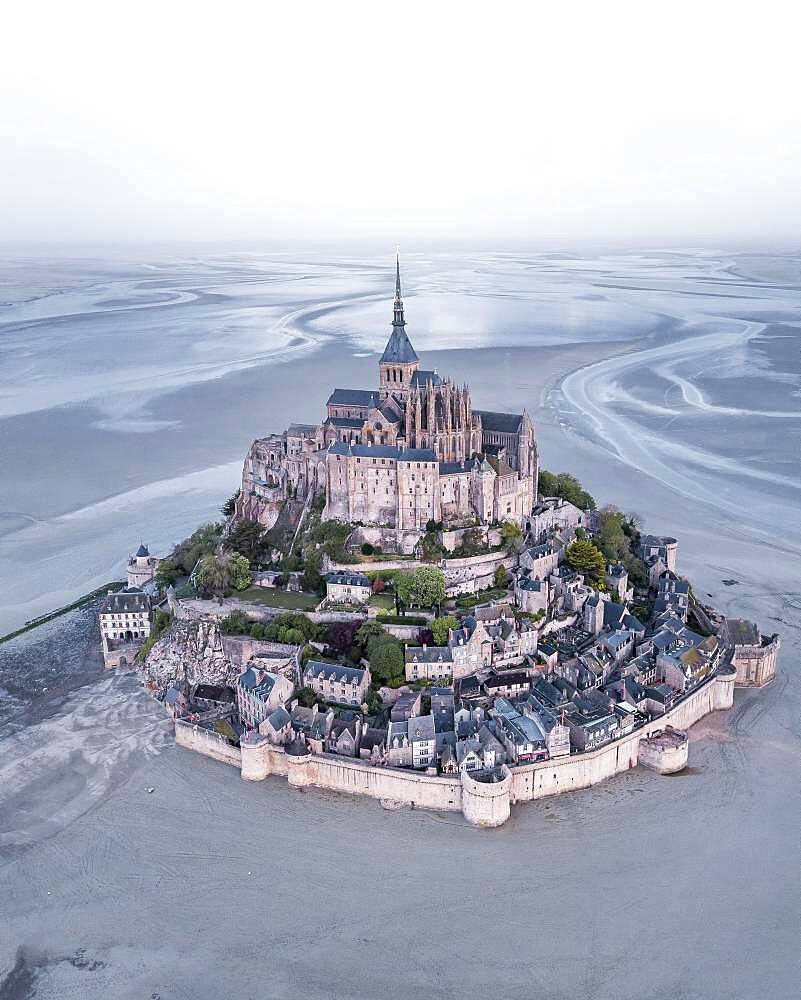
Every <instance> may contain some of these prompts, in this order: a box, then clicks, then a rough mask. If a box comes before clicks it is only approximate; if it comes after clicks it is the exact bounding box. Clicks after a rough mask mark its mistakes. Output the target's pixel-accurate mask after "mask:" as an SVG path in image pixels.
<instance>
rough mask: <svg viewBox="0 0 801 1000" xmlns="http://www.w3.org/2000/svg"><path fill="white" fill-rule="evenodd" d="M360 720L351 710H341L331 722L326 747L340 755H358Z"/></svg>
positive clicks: (360, 732)
mask: <svg viewBox="0 0 801 1000" xmlns="http://www.w3.org/2000/svg"><path fill="white" fill-rule="evenodd" d="M361 735H362V720H361V719H360V718H359V717H358V716H357V715H355V714H354V713H353V712H342V713H340V715H339V716H338V717H336V718H335V719H334V721H333V722H332V723H331V728H330V729H329V731H328V739H327V741H326V748H327V750H328V752H329V753H336V754H339V755H340V756H341V757H358V756H359V743H360V741H361Z"/></svg>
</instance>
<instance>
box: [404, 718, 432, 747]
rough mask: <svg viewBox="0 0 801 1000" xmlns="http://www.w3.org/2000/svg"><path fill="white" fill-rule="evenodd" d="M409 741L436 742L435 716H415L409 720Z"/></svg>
mask: <svg viewBox="0 0 801 1000" xmlns="http://www.w3.org/2000/svg"><path fill="white" fill-rule="evenodd" d="M408 733H409V739H410V740H411V741H412V742H415V741H417V740H434V739H436V736H437V732H436V726H435V725H434V716H433V715H414V716H412V718H411V719H409V725H408Z"/></svg>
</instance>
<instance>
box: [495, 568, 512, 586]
mask: <svg viewBox="0 0 801 1000" xmlns="http://www.w3.org/2000/svg"><path fill="white" fill-rule="evenodd" d="M508 578H509V574H508V573H507V572H506V567H505V566H503V565H501V566H499V567H498V568H497V569H496V570H495V586H496V587H505V586H506V582H507V580H508Z"/></svg>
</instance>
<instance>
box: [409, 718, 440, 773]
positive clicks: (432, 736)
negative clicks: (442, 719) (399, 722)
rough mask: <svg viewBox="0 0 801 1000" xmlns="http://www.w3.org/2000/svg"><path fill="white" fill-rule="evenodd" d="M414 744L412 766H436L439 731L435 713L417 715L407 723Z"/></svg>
mask: <svg viewBox="0 0 801 1000" xmlns="http://www.w3.org/2000/svg"><path fill="white" fill-rule="evenodd" d="M407 727H408V729H407V732H408V736H409V742H410V743H411V745H412V767H414V768H418V769H423V768H427V767H434V766H435V765H436V762H437V732H436V727H435V725H434V716H433V715H415V716H413V717H412V718H411V719H409V721H408V723H407Z"/></svg>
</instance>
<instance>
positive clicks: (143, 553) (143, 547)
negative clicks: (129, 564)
mask: <svg viewBox="0 0 801 1000" xmlns="http://www.w3.org/2000/svg"><path fill="white" fill-rule="evenodd" d="M136 555H137V556H149V555H150V553H149V552H148V549H147V546H146V545H145V543H144V542H142V544H141V545H140V546H139V548H138V549H137V550H136Z"/></svg>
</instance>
